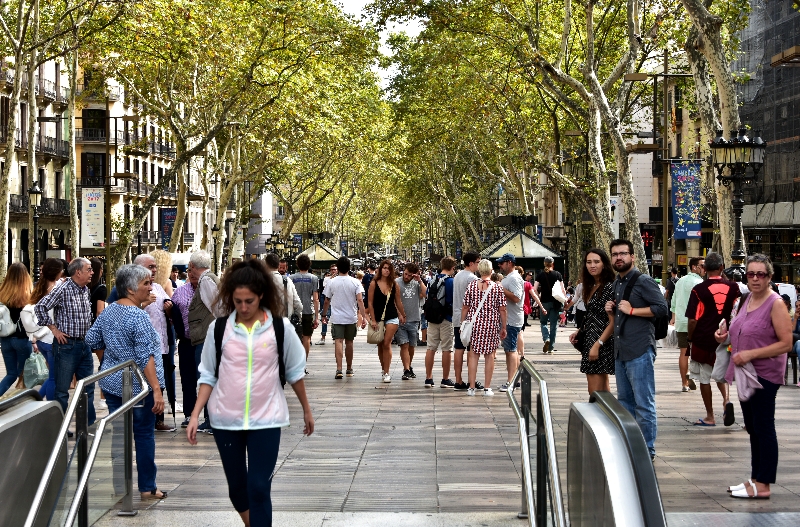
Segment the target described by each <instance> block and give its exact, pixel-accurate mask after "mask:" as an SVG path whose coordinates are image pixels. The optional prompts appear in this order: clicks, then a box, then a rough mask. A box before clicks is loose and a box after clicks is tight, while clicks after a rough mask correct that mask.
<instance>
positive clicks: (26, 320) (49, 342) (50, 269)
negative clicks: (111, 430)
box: [20, 258, 64, 401]
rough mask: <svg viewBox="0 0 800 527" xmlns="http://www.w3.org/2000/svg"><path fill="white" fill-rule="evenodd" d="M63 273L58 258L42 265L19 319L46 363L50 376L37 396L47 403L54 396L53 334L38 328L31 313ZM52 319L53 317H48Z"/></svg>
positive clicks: (43, 327) (46, 328)
mask: <svg viewBox="0 0 800 527" xmlns="http://www.w3.org/2000/svg"><path fill="white" fill-rule="evenodd" d="M63 272H64V266H63V264H62V263H61V260H59V259H58V258H48V259H47V260H45V261H44V264H42V276H41V277H40V278H39V281H38V282H36V286H35V287H34V288H33V293H31V299H30V301H29V303H28V305H26V306H25V308H24V309H23V310H22V314H21V315H20V317H21V318H22V325H23V326H25V331H26V332H27V333H28V337H29V339H30V340H31V342H32V343H33V349H34V350H35V351H38V352H39V353H41V354H42V355H44V358H45V360H46V361H47V367H48V370H49V372H50V376H49V377H48V378H47V380H46V381H44V383H43V384H42V387H41V389H40V390H39V395H41V396H42V397H45V398H46V399H47V400H48V401H54V400H55V396H56V368H55V365H56V363H55V357H54V356H53V332H52V331H50V328H48V327H47V326H40V325H39V321H38V319H37V318H36V314H35V313H34V312H33V308H34V306H36V303H37V302H38V301H39V300H41V299H42V298H44V297H45V295H47V293H49V292H50V291H52V289H53V288H54V287H55V286H56V284H57V283H58V281H59V279H60V278H61V274H62V273H63ZM50 318H53V315H52V314H51V315H50Z"/></svg>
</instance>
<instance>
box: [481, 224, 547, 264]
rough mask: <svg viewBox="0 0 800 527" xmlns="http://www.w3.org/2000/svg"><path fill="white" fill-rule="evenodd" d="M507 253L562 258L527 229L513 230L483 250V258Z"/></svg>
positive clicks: (517, 256)
mask: <svg viewBox="0 0 800 527" xmlns="http://www.w3.org/2000/svg"><path fill="white" fill-rule="evenodd" d="M505 253H511V254H513V255H514V258H545V257H547V256H550V257H552V258H561V255H560V254H558V253H556V252H553V251H552V250H551V249H550V248H549V247H547V246H546V245H544V244H541V243H539V242H538V241H537V240H536V239H535V238H534V237H532V236H531V235H530V234H528V233H526V232H525V231H516V232H511V233H508V234H506V235H505V236H503V237H502V238H500V239H499V240H497V241H496V242H494V243H493V244H492V245H490V246H489V247H487V248H486V249H484V250H483V251H482V252H481V256H482V257H483V258H500V257H501V256H503V255H504V254H505Z"/></svg>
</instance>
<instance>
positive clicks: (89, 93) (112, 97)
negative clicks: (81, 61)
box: [75, 80, 124, 102]
mask: <svg viewBox="0 0 800 527" xmlns="http://www.w3.org/2000/svg"><path fill="white" fill-rule="evenodd" d="M75 93H76V94H77V95H79V96H81V97H83V98H84V99H105V98H106V97H108V100H109V101H112V102H114V101H118V100H120V99H121V98H122V94H123V93H124V91H123V89H122V88H121V87H119V86H106V87H105V89H103V88H98V87H94V86H90V85H88V84H85V83H84V82H83V81H81V80H79V81H78V87H77V89H76V90H75Z"/></svg>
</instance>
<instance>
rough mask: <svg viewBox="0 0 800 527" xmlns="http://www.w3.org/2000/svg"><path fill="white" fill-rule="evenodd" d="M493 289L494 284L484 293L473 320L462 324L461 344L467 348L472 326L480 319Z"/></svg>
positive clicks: (460, 332) (460, 331) (470, 319)
mask: <svg viewBox="0 0 800 527" xmlns="http://www.w3.org/2000/svg"><path fill="white" fill-rule="evenodd" d="M493 287H494V284H489V287H487V288H486V291H484V292H483V297H481V301H480V303H479V304H478V309H476V310H475V314H474V315H472V318H468V319H466V320H464V321H463V322H461V329H460V330H459V337H460V338H461V344H463V345H464V347H465V348H466V347H467V346H469V341H470V340H471V339H472V326H473V325H474V324H475V319H476V318H478V314H480V312H481V308H482V307H483V303H484V302H485V301H486V297H487V296H489V291H491V290H492V288H493Z"/></svg>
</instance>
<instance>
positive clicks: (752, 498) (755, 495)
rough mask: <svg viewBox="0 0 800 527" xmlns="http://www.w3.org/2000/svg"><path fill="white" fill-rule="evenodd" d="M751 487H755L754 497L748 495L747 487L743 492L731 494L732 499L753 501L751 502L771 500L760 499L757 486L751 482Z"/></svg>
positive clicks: (737, 491)
mask: <svg viewBox="0 0 800 527" xmlns="http://www.w3.org/2000/svg"><path fill="white" fill-rule="evenodd" d="M750 486H751V487H753V495H752V496H751V495H749V494H748V493H747V488H746V487H745V488H744V489H742V490H734V491H733V492H731V498H743V499H751V500H768V499H769V496H760V497H759V495H758V489H757V488H756V486H755V485H754V484H753V482H752V481H750Z"/></svg>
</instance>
